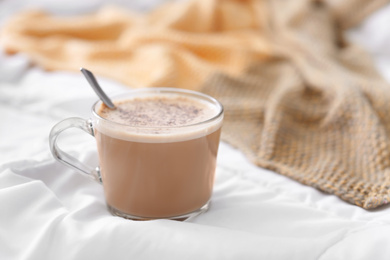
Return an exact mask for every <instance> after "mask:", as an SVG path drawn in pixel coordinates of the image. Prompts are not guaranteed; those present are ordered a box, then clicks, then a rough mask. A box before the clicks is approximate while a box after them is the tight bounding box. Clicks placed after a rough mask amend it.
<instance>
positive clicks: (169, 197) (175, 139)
mask: <svg viewBox="0 0 390 260" xmlns="http://www.w3.org/2000/svg"><path fill="white" fill-rule="evenodd" d="M172 95H178V96H182V97H187V98H191V99H192V100H193V99H195V100H197V101H199V102H202V103H203V104H207V105H208V107H209V108H212V109H213V110H214V111H215V115H214V116H212V117H211V118H209V119H207V120H205V121H202V122H199V123H196V124H191V125H184V126H170V127H167V126H162V127H161V126H156V127H140V126H134V125H131V124H121V123H117V122H114V121H111V120H108V119H105V118H103V117H101V116H100V115H99V114H98V111H99V108H101V107H102V105H103V104H102V102H101V101H97V102H96V103H95V104H94V105H93V106H92V113H91V118H90V119H87V120H85V119H81V118H68V119H65V120H63V121H61V122H59V123H58V124H56V125H55V126H54V127H53V128H52V130H51V133H50V138H49V142H50V149H51V152H52V154H53V156H54V157H55V158H56V159H57V160H58V161H60V162H61V163H64V164H65V165H67V166H69V167H72V168H74V169H76V170H77V171H79V172H82V173H85V174H87V175H89V176H91V177H93V178H94V179H95V180H97V181H99V182H100V183H102V184H103V189H104V194H105V198H106V203H107V207H108V209H109V211H110V212H111V213H112V214H113V215H117V216H121V217H124V218H128V219H135V220H148V219H161V218H167V219H186V218H189V217H193V216H196V215H198V214H200V213H202V212H205V211H206V210H207V209H208V208H209V204H210V197H211V194H212V189H213V184H214V175H215V168H216V159H217V152H218V146H219V139H220V132H221V126H222V121H223V114H224V111H223V107H222V105H221V104H220V103H219V102H218V101H217V100H216V99H214V98H212V97H210V96H207V95H205V94H202V93H199V92H195V91H189V90H183V89H176V88H175V89H171V88H143V89H137V90H132V91H129V92H127V93H125V94H120V95H116V96H113V97H112V100H113V101H114V103H115V102H118V101H123V100H132V99H134V98H138V99H141V100H142V98H145V97H151V96H162V97H164V96H172ZM72 127H76V128H80V129H82V130H84V131H85V132H87V133H89V134H90V135H92V136H94V137H95V139H96V143H97V150H98V156H99V164H100V166H98V167H96V168H93V167H89V166H87V165H85V164H83V163H82V162H80V161H79V160H77V159H75V158H73V157H71V156H70V155H69V154H67V153H65V152H64V151H62V150H61V149H60V148H59V147H58V145H57V137H58V136H59V134H60V133H61V132H62V131H64V130H66V129H68V128H72Z"/></svg>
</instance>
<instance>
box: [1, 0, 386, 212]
mask: <svg viewBox="0 0 390 260" xmlns="http://www.w3.org/2000/svg"><path fill="white" fill-rule="evenodd" d="M339 2H341V3H339ZM384 3H385V1H381V0H379V1H363V0H361V1H359V0H355V1H352V0H350V1H309V0H291V1H286V0H269V1H266V0H264V1H258V0H252V1H251V0H247V1H245V0H241V1H238V0H236V1H234V0H220V1H217V0H212V1H211V0H200V1H199V0H197V1H189V2H185V3H172V4H169V5H167V6H164V7H162V8H160V9H158V10H156V11H153V12H152V13H149V14H145V15H135V14H130V13H127V12H124V11H123V10H118V9H115V8H109V9H103V10H101V11H100V12H98V13H96V14H91V15H88V16H81V17H77V18H69V17H68V18H64V17H62V18H58V17H53V16H50V15H48V14H44V13H41V12H26V13H22V14H20V15H19V16H17V17H15V18H14V19H13V20H11V21H10V22H9V23H8V24H7V25H6V26H5V28H4V30H3V32H2V37H1V41H2V46H3V47H4V49H5V50H6V51H7V52H9V53H14V52H24V53H26V54H27V55H29V56H30V58H31V59H32V60H33V61H34V62H35V63H37V64H39V65H41V66H43V67H44V68H46V69H50V70H53V69H61V70H77V69H78V68H79V67H80V66H84V67H86V68H89V69H91V70H93V71H94V72H96V73H97V74H100V75H104V76H108V77H112V78H114V79H117V80H119V81H121V82H123V83H125V84H128V85H131V86H133V87H134V86H167V87H181V88H189V89H196V90H200V91H203V92H205V93H207V94H210V95H212V96H214V97H216V98H217V99H219V100H220V101H221V102H222V103H223V105H224V107H225V111H226V113H225V122H224V127H223V133H222V138H223V140H225V141H227V142H228V143H230V144H232V145H234V146H235V147H238V148H239V149H241V150H242V151H243V152H244V153H245V154H246V155H247V156H248V157H249V158H250V159H251V160H252V161H253V162H254V163H255V164H257V165H259V166H261V167H264V168H267V169H271V170H274V171H276V172H278V173H280V174H283V175H286V176H288V177H290V178H292V179H295V180H297V181H299V182H302V183H304V184H307V185H310V186H313V187H316V188H318V189H320V190H322V191H325V192H328V193H331V194H335V195H337V196H339V197H340V198H342V199H343V200H345V201H348V202H350V203H353V204H356V205H358V206H361V207H363V208H366V209H371V208H375V207H378V206H380V205H383V204H386V203H388V201H389V200H390V197H389V196H390V157H389V156H390V154H389V153H390V139H389V133H390V117H389V116H388V115H389V114H390V91H389V90H390V88H389V84H388V83H386V82H385V81H384V80H383V79H382V78H381V77H380V76H379V75H378V73H377V72H376V71H375V68H374V66H373V64H372V63H371V61H370V58H369V57H368V56H367V54H365V52H364V51H363V50H361V49H359V48H358V47H356V46H354V45H351V44H349V43H347V42H345V40H344V39H343V38H342V35H343V32H344V30H345V29H348V28H349V27H350V26H353V25H356V24H358V22H359V21H361V20H362V19H363V18H364V17H365V16H366V15H368V14H369V13H370V12H372V11H373V10H375V9H377V8H379V7H380V6H381V5H383V4H384Z"/></svg>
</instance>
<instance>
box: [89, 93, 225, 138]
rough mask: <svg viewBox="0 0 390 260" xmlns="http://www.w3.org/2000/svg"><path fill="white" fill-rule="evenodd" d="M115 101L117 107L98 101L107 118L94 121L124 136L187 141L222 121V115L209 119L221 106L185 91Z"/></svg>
mask: <svg viewBox="0 0 390 260" xmlns="http://www.w3.org/2000/svg"><path fill="white" fill-rule="evenodd" d="M114 104H115V106H116V107H117V108H116V109H114V110H113V109H110V108H108V107H107V106H105V105H104V104H100V105H99V104H98V105H99V107H97V108H96V110H97V113H98V115H99V116H100V117H102V118H104V119H106V120H107V121H106V120H101V119H100V120H99V119H95V120H94V125H95V128H96V129H97V130H98V131H100V132H101V133H104V134H106V135H109V136H111V137H114V138H117V139H122V140H128V141H134V142H147V143H164V142H178V141H185V140H191V139H195V138H199V137H202V136H205V135H208V134H210V133H213V132H214V131H216V130H218V129H219V128H220V127H221V125H222V116H220V117H219V118H218V119H215V120H211V121H210V122H209V121H207V120H209V119H212V118H214V117H216V116H217V115H218V113H219V112H220V110H221V108H220V107H217V106H215V105H213V104H210V103H208V102H206V101H203V100H200V99H195V98H191V97H186V96H183V95H177V94H161V93H158V94H153V95H148V96H145V97H134V98H127V99H122V100H115V101H114ZM205 121H207V122H205ZM112 122H115V123H112ZM202 122H204V123H202ZM200 123H202V124H200Z"/></svg>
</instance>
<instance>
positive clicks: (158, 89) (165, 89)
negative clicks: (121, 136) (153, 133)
mask: <svg viewBox="0 0 390 260" xmlns="http://www.w3.org/2000/svg"><path fill="white" fill-rule="evenodd" d="M142 92H145V93H147V92H152V93H157V94H158V93H172V94H184V95H187V96H192V97H196V98H203V100H207V101H208V102H209V103H213V104H214V105H217V106H218V108H219V111H218V113H217V114H216V115H215V116H213V117H211V118H209V119H206V120H204V121H201V122H198V123H195V124H188V125H180V126H136V125H131V124H122V123H118V122H115V121H111V120H109V119H107V118H104V117H101V116H100V115H99V114H98V113H97V112H96V111H95V109H96V107H98V104H101V103H103V102H102V101H101V100H100V99H99V100H97V101H96V102H94V104H93V105H92V108H91V110H92V115H93V116H94V117H96V118H97V119H98V120H102V121H103V122H107V123H109V124H114V125H117V126H122V127H134V128H138V129H180V128H187V127H194V126H201V125H204V124H207V123H211V122H213V121H215V120H217V119H218V118H220V117H221V116H222V115H223V114H224V107H223V105H222V104H221V102H219V101H218V100H217V99H215V98H214V97H212V96H209V95H206V94H204V93H201V92H198V91H194V90H188V89H182V88H168V87H148V88H146V87H145V88H138V89H130V90H129V91H126V92H121V93H118V94H114V95H111V97H112V98H115V97H120V96H125V95H130V94H131V93H142ZM111 97H110V98H111Z"/></svg>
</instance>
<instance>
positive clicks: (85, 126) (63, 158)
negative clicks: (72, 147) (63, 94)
mask: <svg viewBox="0 0 390 260" xmlns="http://www.w3.org/2000/svg"><path fill="white" fill-rule="evenodd" d="M72 127H75V128H79V129H81V130H83V131H84V132H86V133H88V134H90V135H92V136H95V135H94V131H93V126H92V121H91V120H90V119H89V120H85V119H82V118H78V117H71V118H67V119H64V120H62V121H61V122H59V123H57V124H56V125H55V126H54V127H53V128H52V129H51V131H50V136H49V144H50V151H51V153H52V154H53V156H54V158H55V159H56V160H58V161H59V162H61V163H63V164H65V165H67V166H69V167H71V168H73V169H75V170H77V171H79V172H81V173H85V174H87V175H88V176H90V177H91V178H93V179H94V180H96V181H98V182H99V183H101V182H102V179H101V175H100V170H99V167H96V168H95V169H94V168H93V167H91V166H88V165H85V164H84V163H82V162H80V161H79V160H78V159H76V158H74V157H73V156H71V155H69V154H68V153H65V152H64V151H62V150H61V149H60V148H59V147H58V145H57V137H58V136H59V135H60V134H61V133H62V132H63V131H65V130H66V129H68V128H72Z"/></svg>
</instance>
